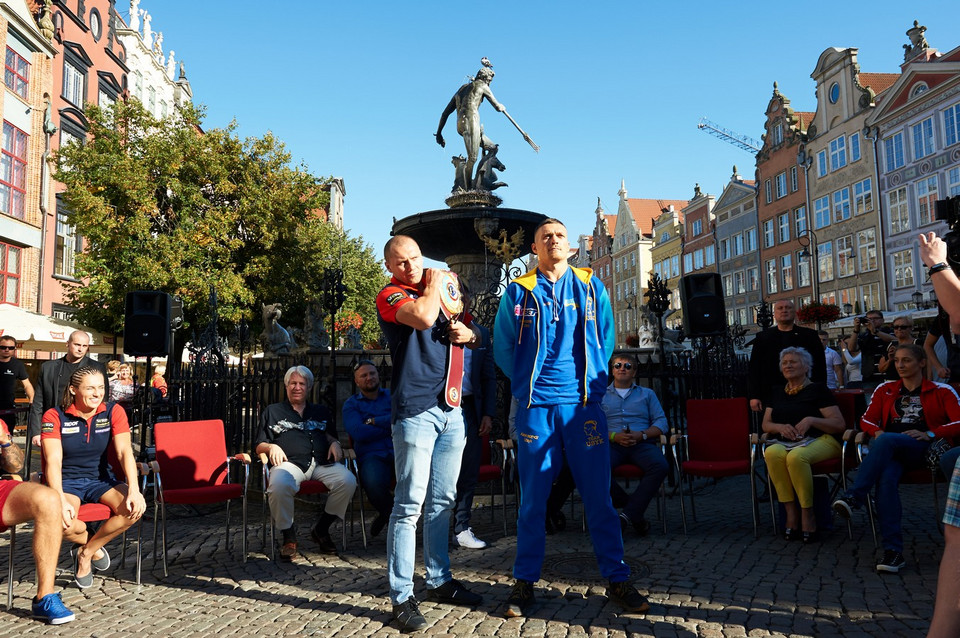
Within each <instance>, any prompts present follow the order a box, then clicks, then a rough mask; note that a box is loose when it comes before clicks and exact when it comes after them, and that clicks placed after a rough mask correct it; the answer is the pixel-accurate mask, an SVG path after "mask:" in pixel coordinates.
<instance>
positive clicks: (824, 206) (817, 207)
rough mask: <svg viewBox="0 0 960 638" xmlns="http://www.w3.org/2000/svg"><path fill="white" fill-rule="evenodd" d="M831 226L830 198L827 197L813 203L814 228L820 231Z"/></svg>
mask: <svg viewBox="0 0 960 638" xmlns="http://www.w3.org/2000/svg"><path fill="white" fill-rule="evenodd" d="M829 225H830V196H829V195H826V196H824V197H821V198H819V199H817V200H814V202H813V226H814V228H817V229H820V228H825V227H827V226H829Z"/></svg>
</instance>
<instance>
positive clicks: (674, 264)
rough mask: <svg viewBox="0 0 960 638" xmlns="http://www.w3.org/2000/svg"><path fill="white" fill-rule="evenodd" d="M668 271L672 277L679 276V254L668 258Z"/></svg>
mask: <svg viewBox="0 0 960 638" xmlns="http://www.w3.org/2000/svg"><path fill="white" fill-rule="evenodd" d="M670 273H671V275H672V276H673V277H679V276H680V255H674V256H673V257H671V258H670Z"/></svg>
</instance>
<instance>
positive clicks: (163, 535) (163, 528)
mask: <svg viewBox="0 0 960 638" xmlns="http://www.w3.org/2000/svg"><path fill="white" fill-rule="evenodd" d="M160 518H161V524H160V539H161V541H162V543H163V577H164V578H166V577H167V576H168V574H167V504H166V503H161V504H160Z"/></svg>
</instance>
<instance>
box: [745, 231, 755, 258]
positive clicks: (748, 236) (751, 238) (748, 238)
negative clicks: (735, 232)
mask: <svg viewBox="0 0 960 638" xmlns="http://www.w3.org/2000/svg"><path fill="white" fill-rule="evenodd" d="M743 236H744V248H745V249H746V251H747V252H748V253H752V252H753V251H755V250H756V249H757V229H756V228H748V229H747V230H746V232H744V233H743Z"/></svg>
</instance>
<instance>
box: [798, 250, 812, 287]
mask: <svg viewBox="0 0 960 638" xmlns="http://www.w3.org/2000/svg"><path fill="white" fill-rule="evenodd" d="M811 259H813V258H812V257H809V256H807V257H804V255H803V251H802V250H801V251H800V252H798V253H797V287H799V288H806V287H807V286H809V285H810V260H811Z"/></svg>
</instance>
